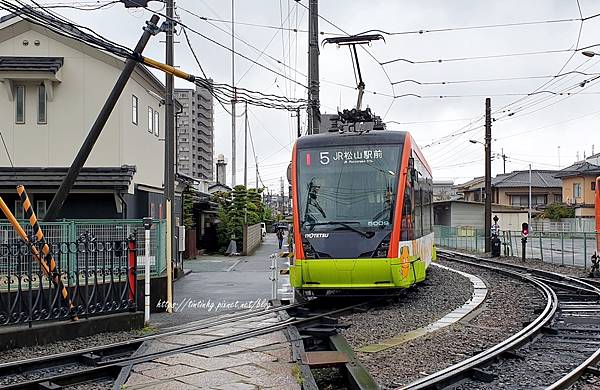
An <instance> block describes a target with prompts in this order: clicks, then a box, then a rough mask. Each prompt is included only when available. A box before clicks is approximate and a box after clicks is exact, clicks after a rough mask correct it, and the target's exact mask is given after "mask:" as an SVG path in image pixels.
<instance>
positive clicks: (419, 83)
mask: <svg viewBox="0 0 600 390" xmlns="http://www.w3.org/2000/svg"><path fill="white" fill-rule="evenodd" d="M571 74H580V75H584V76H593V75H600V73H585V72H579V71H571V72H566V73H562V74H557V75H542V76H515V77H498V78H487V79H471V80H450V81H418V80H413V79H405V80H399V81H394V82H393V83H392V84H394V85H397V84H403V83H413V84H418V85H450V84H468V83H487V82H497V81H513V80H535V79H552V78H559V77H563V76H567V75H571Z"/></svg>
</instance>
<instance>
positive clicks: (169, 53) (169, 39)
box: [164, 0, 176, 313]
mask: <svg viewBox="0 0 600 390" xmlns="http://www.w3.org/2000/svg"><path fill="white" fill-rule="evenodd" d="M173 8H174V1H173V0H167V1H166V13H167V31H166V55H165V57H166V58H165V62H166V64H167V65H170V66H173V64H174V58H173V57H174V51H175V48H174V43H175V42H174V36H173V29H174V27H175V26H174V21H173V13H174V12H173ZM165 86H166V91H165V189H164V190H165V203H166V210H165V211H166V214H167V215H166V216H167V312H168V313H172V312H173V304H172V303H173V274H172V272H173V258H174V253H175V251H174V250H173V247H174V235H173V232H174V230H175V226H174V222H175V208H174V207H173V206H174V204H173V203H174V202H175V158H174V153H175V137H176V135H175V105H174V103H173V92H174V89H175V81H174V77H173V75H172V74H170V73H165Z"/></svg>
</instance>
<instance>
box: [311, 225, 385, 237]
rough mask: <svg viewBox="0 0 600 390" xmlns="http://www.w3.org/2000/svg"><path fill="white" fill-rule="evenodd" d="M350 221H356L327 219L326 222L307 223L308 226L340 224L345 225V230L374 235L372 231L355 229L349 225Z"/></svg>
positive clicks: (367, 235) (364, 235) (365, 235)
mask: <svg viewBox="0 0 600 390" xmlns="http://www.w3.org/2000/svg"><path fill="white" fill-rule="evenodd" d="M351 223H357V222H341V221H327V222H313V223H309V225H310V227H314V226H323V225H340V226H343V227H345V228H346V229H347V230H352V231H353V232H356V233H358V234H360V235H361V236H363V237H366V238H371V237H373V236H374V235H375V233H373V232H365V231H362V230H360V229H357V228H355V227H354V226H352V225H350V224H351Z"/></svg>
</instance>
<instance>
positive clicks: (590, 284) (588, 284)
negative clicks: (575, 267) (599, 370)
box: [406, 250, 600, 390]
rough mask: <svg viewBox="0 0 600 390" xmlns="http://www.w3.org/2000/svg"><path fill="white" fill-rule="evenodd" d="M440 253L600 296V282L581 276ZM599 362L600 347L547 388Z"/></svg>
mask: <svg viewBox="0 0 600 390" xmlns="http://www.w3.org/2000/svg"><path fill="white" fill-rule="evenodd" d="M438 253H439V254H440V255H441V256H442V257H444V256H446V257H447V256H448V255H451V256H459V257H462V258H467V259H471V260H472V261H467V260H461V259H458V258H453V259H452V260H453V261H459V262H462V263H466V264H470V265H474V266H479V267H483V268H488V267H490V266H485V265H482V264H481V263H487V264H493V265H494V267H492V268H498V267H500V270H502V271H503V272H505V273H506V272H508V273H510V272H511V271H507V270H506V269H503V268H502V267H504V268H511V269H516V270H519V271H522V272H524V273H529V274H531V275H532V276H533V278H535V279H536V280H538V281H540V282H542V283H545V284H546V283H547V284H554V285H556V286H559V287H562V288H567V289H573V288H574V289H577V290H579V291H583V292H586V293H590V294H595V295H598V296H599V297H600V289H599V288H597V287H596V286H594V284H598V282H596V281H593V280H584V279H581V278H576V277H572V276H569V275H563V274H560V273H556V272H551V271H546V270H540V269H536V268H531V267H526V266H521V265H516V264H510V263H503V262H500V261H496V260H491V259H486V258H479V257H476V256H473V255H469V254H463V253H460V252H455V251H449V250H439V251H438ZM447 258H448V257H447ZM495 266H497V267H495ZM536 275H542V276H544V277H546V278H550V279H546V278H545V279H542V278H540V277H539V276H536ZM521 276H525V275H521ZM564 281H569V282H571V283H574V284H579V285H580V286H582V287H577V286H575V285H573V284H566V283H564ZM492 348H493V347H492ZM492 348H490V349H492ZM488 351H489V350H488ZM485 352H487V351H484V352H483V353H485ZM598 362H600V349H598V350H596V351H595V352H594V353H593V354H592V355H591V356H590V357H589V358H587V359H586V360H585V361H584V362H583V363H581V364H580V365H579V366H577V367H576V368H574V369H573V370H571V371H570V372H569V373H567V374H566V375H564V376H563V377H562V378H560V379H559V380H557V381H556V382H554V383H553V384H551V385H550V386H548V387H547V388H546V389H547V390H562V389H567V388H569V387H570V386H571V385H573V384H574V383H576V382H577V381H578V380H579V378H580V377H581V376H583V375H584V374H585V373H586V371H587V370H588V368H589V367H591V366H593V365H595V364H596V363H598ZM450 368H452V367H449V368H448V369H450ZM440 372H442V371H440ZM432 375H435V374H432ZM423 379H426V378H423ZM416 383H418V382H413V384H416ZM411 385H412V384H409V386H411ZM406 388H423V387H406Z"/></svg>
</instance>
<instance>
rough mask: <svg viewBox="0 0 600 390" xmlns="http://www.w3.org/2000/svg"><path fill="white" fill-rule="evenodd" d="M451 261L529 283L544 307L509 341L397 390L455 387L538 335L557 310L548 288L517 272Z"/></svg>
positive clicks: (552, 292)
mask: <svg viewBox="0 0 600 390" xmlns="http://www.w3.org/2000/svg"><path fill="white" fill-rule="evenodd" d="M438 255H440V257H442V256H443V253H440V251H438ZM453 260H455V261H458V262H462V263H465V264H469V265H476V266H478V267H481V268H485V269H489V270H492V271H496V272H500V273H503V274H505V275H509V276H512V277H516V278H519V279H523V280H526V281H528V282H529V283H531V284H533V285H534V286H536V288H538V289H539V290H540V291H541V292H542V293H543V294H544V296H545V297H546V306H545V307H544V310H543V311H542V312H541V314H540V315H539V316H538V317H537V318H536V319H535V320H533V321H532V322H531V323H530V324H529V325H527V326H526V327H525V328H523V329H522V330H520V331H519V332H517V333H515V334H514V335H512V336H510V337H509V338H507V339H505V340H504V341H502V342H501V343H499V344H496V345H494V346H492V347H491V348H488V349H487V350H485V351H483V352H481V353H479V354H477V355H475V356H472V357H470V358H468V359H465V360H463V361H461V362H458V363H456V364H454V365H452V366H450V367H447V368H445V369H443V370H441V371H438V372H435V373H433V374H431V375H428V376H426V377H424V378H421V379H419V380H417V381H414V382H412V383H410V384H408V385H406V386H404V387H401V389H438V388H440V387H444V386H447V385H450V384H452V383H455V382H456V381H458V380H460V379H462V378H464V377H465V376H468V375H469V373H470V372H471V371H472V370H473V369H474V368H477V367H480V366H482V365H484V364H485V363H488V362H489V361H491V360H493V359H496V358H497V357H499V356H500V355H502V354H503V353H505V352H507V351H510V350H513V349H516V348H518V347H519V346H521V345H523V344H525V343H526V342H527V341H528V340H530V339H532V338H533V337H534V336H535V335H536V334H538V333H540V332H541V330H542V328H543V327H544V326H545V325H546V324H548V323H549V322H550V321H551V320H552V318H553V317H554V315H555V314H556V310H557V308H558V298H557V296H556V293H555V292H554V290H552V288H550V287H549V286H548V285H547V284H546V283H543V282H540V281H538V280H537V279H535V278H533V277H529V276H526V275H523V274H521V273H518V272H514V271H509V270H506V269H502V268H498V267H493V266H490V265H484V264H478V263H473V262H471V261H467V260H460V259H453Z"/></svg>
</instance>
